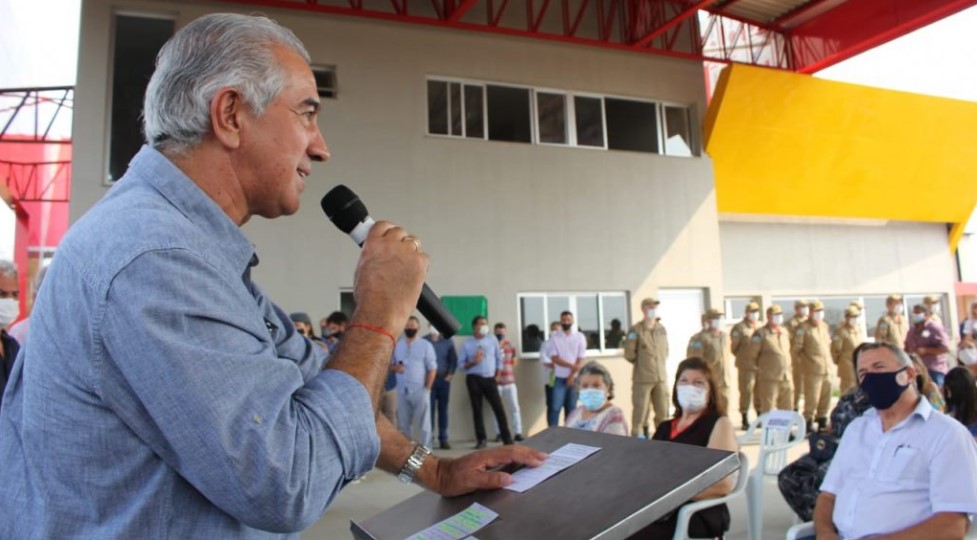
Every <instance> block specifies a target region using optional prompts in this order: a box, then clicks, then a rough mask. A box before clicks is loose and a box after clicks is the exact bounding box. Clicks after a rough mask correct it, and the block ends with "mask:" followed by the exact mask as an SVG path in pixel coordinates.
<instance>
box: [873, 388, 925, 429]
mask: <svg viewBox="0 0 977 540" xmlns="http://www.w3.org/2000/svg"><path fill="white" fill-rule="evenodd" d="M917 394H918V392H917ZM932 414H933V406H932V405H930V402H929V400H928V399H926V396H922V395H920V396H919V402H917V403H916V408H915V409H913V412H911V413H909V416H907V417H906V418H905V419H904V420H903V421H902V422H899V423H898V424H896V425H895V426H894V427H893V428H892V429H898V428H900V427H902V426H903V425H905V424H906V423H907V422H909V420H910V419H912V418H913V417H914V416H919V417H920V418H922V419H923V422H926V421H928V420H929V419H930V416H931V415H932ZM865 416H875V417H878V416H879V410H878V409H876V408H875V407H871V408H869V409H868V410H867V411H865ZM879 421H880V422H881V419H879Z"/></svg>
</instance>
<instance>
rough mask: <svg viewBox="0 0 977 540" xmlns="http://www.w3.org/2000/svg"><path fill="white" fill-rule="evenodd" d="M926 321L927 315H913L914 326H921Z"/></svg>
mask: <svg viewBox="0 0 977 540" xmlns="http://www.w3.org/2000/svg"><path fill="white" fill-rule="evenodd" d="M925 320H926V314H925V313H913V324H919V323H921V322H923V321H925Z"/></svg>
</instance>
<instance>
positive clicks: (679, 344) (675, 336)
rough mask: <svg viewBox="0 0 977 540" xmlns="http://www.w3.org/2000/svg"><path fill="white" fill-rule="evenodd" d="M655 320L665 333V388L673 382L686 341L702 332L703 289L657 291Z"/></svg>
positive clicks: (683, 354) (683, 358)
mask: <svg viewBox="0 0 977 540" xmlns="http://www.w3.org/2000/svg"><path fill="white" fill-rule="evenodd" d="M658 300H660V301H661V305H659V306H658V313H657V316H658V317H661V322H662V324H663V325H664V326H665V330H667V331H668V361H667V362H666V366H667V367H668V384H669V387H671V386H672V384H673V383H674V382H675V371H676V370H677V369H678V365H679V362H681V361H682V360H685V350H686V348H687V347H688V345H689V338H691V337H692V336H693V334H697V333H699V331H700V330H702V322H701V321H702V314H703V313H704V312H705V310H706V295H705V290H704V289H661V290H660V291H658Z"/></svg>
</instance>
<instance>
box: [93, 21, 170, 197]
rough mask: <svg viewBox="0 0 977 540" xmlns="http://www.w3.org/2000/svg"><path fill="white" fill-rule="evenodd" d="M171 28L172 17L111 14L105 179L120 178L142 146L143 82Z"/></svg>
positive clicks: (146, 79)
mask: <svg viewBox="0 0 977 540" xmlns="http://www.w3.org/2000/svg"><path fill="white" fill-rule="evenodd" d="M173 31H174V22H173V20H172V19H161V18H157V17H138V16H131V15H116V16H115V38H114V46H113V56H112V109H111V111H110V114H111V117H110V125H111V128H112V129H111V132H110V134H109V170H108V175H107V179H108V181H109V182H114V181H116V180H118V179H119V178H122V175H123V174H125V172H126V169H128V168H129V161H130V160H132V158H133V156H135V155H136V153H137V152H138V151H139V148H140V147H142V145H143V142H144V140H145V139H144V137H143V132H142V120H141V115H142V110H143V97H144V96H145V95H146V85H147V84H149V78H150V77H151V76H152V74H153V70H154V69H155V68H156V55H157V54H159V50H160V49H161V48H162V47H163V44H164V43H166V41H167V40H168V39H170V37H171V36H172V35H173ZM169 135H172V134H169ZM149 142H150V143H154V142H157V141H149Z"/></svg>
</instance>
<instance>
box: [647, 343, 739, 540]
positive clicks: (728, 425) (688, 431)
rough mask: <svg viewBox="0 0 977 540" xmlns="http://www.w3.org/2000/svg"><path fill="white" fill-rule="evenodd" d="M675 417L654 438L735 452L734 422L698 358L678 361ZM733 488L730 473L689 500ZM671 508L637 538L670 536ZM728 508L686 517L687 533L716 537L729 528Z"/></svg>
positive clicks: (700, 536) (722, 492)
mask: <svg viewBox="0 0 977 540" xmlns="http://www.w3.org/2000/svg"><path fill="white" fill-rule="evenodd" d="M672 403H673V404H674V405H675V418H672V419H671V420H667V421H665V422H663V423H662V424H661V425H660V426H658V430H657V431H655V436H654V437H653V439H654V440H657V441H669V442H676V443H682V444H691V445H695V446H705V447H707V448H715V449H717V450H728V451H730V452H736V451H737V450H739V446H738V445H737V444H736V437H735V436H734V432H733V423H732V422H730V421H729V418H728V417H727V416H726V411H724V410H722V408H721V407H720V405H719V402H718V400H717V399H716V387H715V383H714V382H713V379H712V374H711V373H710V372H709V366H708V365H707V364H706V363H705V362H704V361H702V359H700V358H688V359H685V360H683V361H682V362H681V363H680V364H679V365H678V372H677V374H676V377H675V387H674V388H673V390H672ZM732 488H733V477H732V476H727V477H726V478H724V479H722V480H720V481H719V482H716V483H715V484H713V485H712V486H710V487H709V488H708V489H706V490H705V491H703V492H702V493H699V494H698V495H696V496H695V497H693V498H692V500H702V499H713V498H716V497H722V496H724V495H726V494H727V493H729V491H730V490H731V489H732ZM675 516H676V513H675V512H672V513H670V514H668V515H666V516H665V517H664V518H662V519H660V520H658V521H656V522H655V523H653V524H652V525H651V526H650V527H648V528H646V529H645V530H644V531H642V532H641V533H640V534H639V535H638V536H636V538H671V537H672V535H673V534H674V533H675ZM729 521H730V518H729V509H728V508H726V505H720V506H715V507H712V508H707V509H705V510H700V511H699V512H696V513H695V514H693V515H692V519H691V520H690V521H689V536H691V537H693V538H715V537H718V536H723V535H724V534H725V533H726V531H728V530H729Z"/></svg>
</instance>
